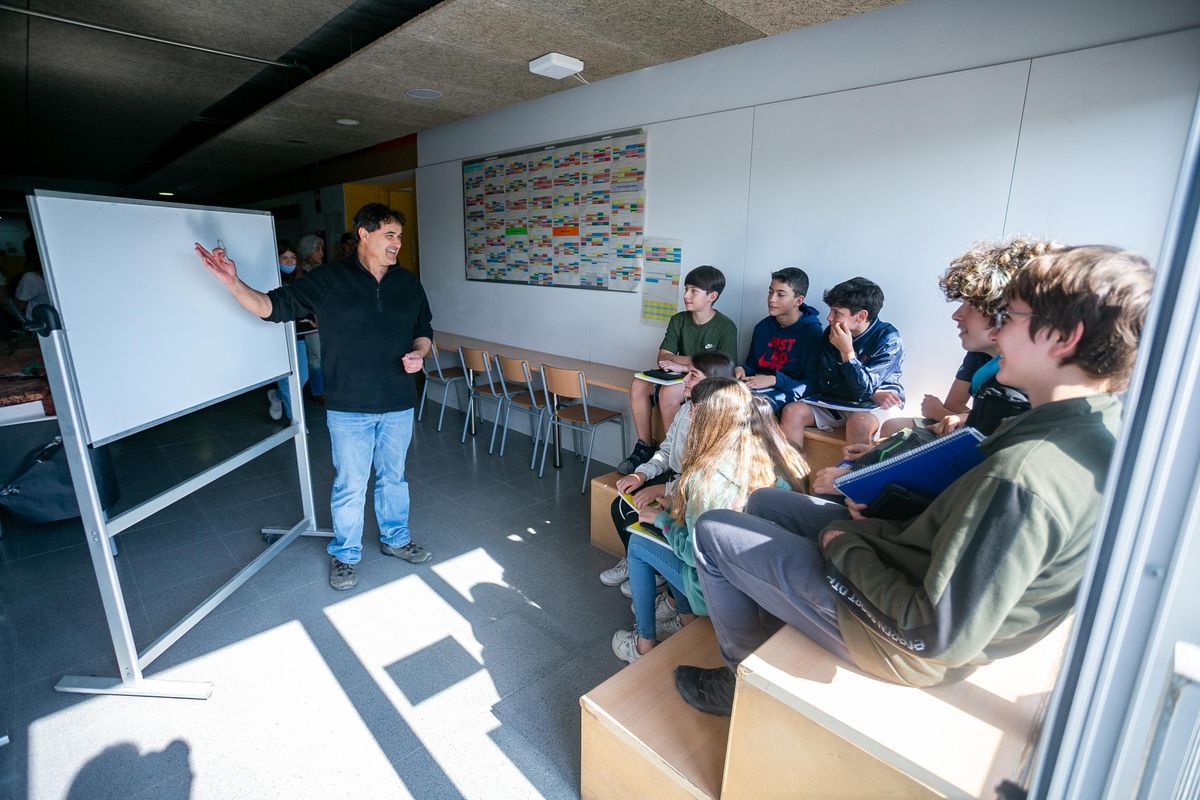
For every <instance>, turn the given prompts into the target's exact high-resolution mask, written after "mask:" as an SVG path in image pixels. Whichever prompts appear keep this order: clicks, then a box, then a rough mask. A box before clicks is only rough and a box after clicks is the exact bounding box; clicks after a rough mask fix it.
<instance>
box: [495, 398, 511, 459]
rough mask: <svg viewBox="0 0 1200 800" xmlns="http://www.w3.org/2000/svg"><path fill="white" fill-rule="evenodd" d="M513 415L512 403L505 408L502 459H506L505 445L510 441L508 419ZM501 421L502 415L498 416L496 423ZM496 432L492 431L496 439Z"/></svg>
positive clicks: (501, 446)
mask: <svg viewBox="0 0 1200 800" xmlns="http://www.w3.org/2000/svg"><path fill="white" fill-rule="evenodd" d="M511 414H512V403H511V402H509V404H508V405H506V406H505V407H504V434H503V435H502V436H501V437H500V457H501V458H504V445H505V443H506V442H507V441H508V418H509V415H511ZM499 421H500V415H499V414H497V415H496V422H499ZM495 435H496V432H495V431H492V436H493V437H495Z"/></svg>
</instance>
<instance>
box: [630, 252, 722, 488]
mask: <svg viewBox="0 0 1200 800" xmlns="http://www.w3.org/2000/svg"><path fill="white" fill-rule="evenodd" d="M683 285H684V289H683V307H684V310H683V311H680V312H679V313H678V314H676V315H675V316H673V317H671V321H670V322H668V323H667V333H666V335H665V336H663V340H662V344H660V345H659V346H658V368H659V369H662V370H666V371H668V372H678V373H680V374H681V375H682V374H683V373H685V372H687V370H688V367H689V366H690V365H691V363H692V356H694V355H696V354H697V353H721V354H723V355H724V356H726V357H727V358H728V359H729V360H730V361H732V362H734V363H736V360H737V356H736V353H737V326H736V325H734V324H733V320H731V319H730V318H729V317H727V316H725V315H724V314H722V313H721V312H720V311H717V310H716V309H715V308H713V303H715V302H717V298H718V297H720V296H721V291H722V290H723V289H724V288H725V275H724V274H723V273H722V272H721V270H719V269H717V268H716V267H710V266H703V267H696V268H695V269H694V270H692V271H691V272H689V273H688V274H687V277H685V278H684V279H683ZM655 389H658V407H659V410H660V411H661V412H662V421H663V429H664V430H666V429H669V428H670V427H671V422H672V420H674V419H675V414H676V412H678V411H679V407H680V406H681V405H683V383H682V382H680V383H677V384H674V385H673V386H657V385H656V384H653V383H649V382H648V381H643V380H639V379H637V378H634V379H633V383H632V384H630V387H629V406H630V408H631V409H632V412H633V427H634V429H635V430H636V431H637V437H638V441H637V444H636V445H634V448H633V452H632V453H630V454H629V457H628V458H626V459H625V460H624V461H622V462H621V463H620V465H618V467H617V471H618V472H621V473H622V474H625V475H628V474H629V473H631V472H633V471H634V470H635V469H637V468H638V467H639V466H640V465H642V464H644V463H646V462H647V461H649V460H650V457H651V456H652V455H654V451H655V450H656V449H657V444H656V443H655V442H654V440H653V438H652V436H653V434H652V433H651V414H652V412H653V407H654V402H655Z"/></svg>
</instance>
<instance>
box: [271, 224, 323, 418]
mask: <svg viewBox="0 0 1200 800" xmlns="http://www.w3.org/2000/svg"><path fill="white" fill-rule="evenodd" d="M277 249H278V251H279V273H280V280H281V281H282V283H283V285H284V286H287V285H289V284H291V283H294V282H295V281H296V280H297V279H298V278H299V277H300V276H301V274H302V273H301V272H300V271H299V270H298V269H297V267H296V249H295V248H294V247H292V244H291V242H289V241H287V240H286V239H280V240H279V247H278V248H277ZM316 332H317V323H316V320H314V319H313V318H312V317H311V316H310V317H305V318H304V319H300V320H296V361H297V363H298V364H299V367H300V388H301V389H303V388H304V384H305V383H307V382H308V346H307V344H306V341H305V340H306V339H307V338H308V337H309V336H312V335H314V334H316ZM267 400H268V401H269V402H270V406H269V408H268V413H269V414H270V415H271V419H273V420H275V421H276V422H278V421H280V420H283V419H285V418H286V419H287V421H288V422H289V423H290V422H291V421H292V398H291V393H290V392H289V391H288V379H287V377H286V376H285V377H283V378H280V379H279V380H278V381H276V382H275V388H274V389H270V390H268V391H267ZM285 415H286V417H285Z"/></svg>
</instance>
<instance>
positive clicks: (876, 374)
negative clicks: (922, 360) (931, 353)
mask: <svg viewBox="0 0 1200 800" xmlns="http://www.w3.org/2000/svg"><path fill="white" fill-rule="evenodd" d="M872 338H874V337H872ZM863 344H864V348H863V351H862V352H859V353H858V357H857V358H854V359H851V360H850V361H842V362H839V363H838V366H837V369H838V370H839V371H840V372H841V377H842V380H843V381H845V383H846V386H847V387H849V389H850V392H851V394H853V395H854V399H855V400H858V401H859V402H866V401H868V400H870V399H871V395H873V394H874V393H875V392H876V391H878V390H879V389H881V388H883V389H891V390H892V391H895V392H896V393H898V394H899V395H900V399H901V400H903V399H904V388H903V387H902V386H901V385H900V367H901V364H902V363H903V361H904V344H903V343H902V342H901V341H900V332H899V331H897V330H896V329H895V328H892V327H891V326H890V325H889V326H888V327H887V329H886V331H885V332H883V333H882V335H881V336H880V337H879V339H878V342H875V343H872V342H864V343H863Z"/></svg>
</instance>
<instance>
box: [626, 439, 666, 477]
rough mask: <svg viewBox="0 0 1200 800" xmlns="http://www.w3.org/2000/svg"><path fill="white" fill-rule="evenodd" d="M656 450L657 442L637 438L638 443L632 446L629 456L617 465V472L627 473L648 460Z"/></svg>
mask: <svg viewBox="0 0 1200 800" xmlns="http://www.w3.org/2000/svg"><path fill="white" fill-rule="evenodd" d="M657 451H658V443H657V442H651V443H650V444H646V443H645V442H643V441H642V440H641V439H638V443H637V444H635V445H634V446H633V452H632V453H630V454H629V457H628V458H626V459H625V460H624V461H622V462H621V463H620V464H618V465H617V472H619V473H621V474H622V475H628V474H629V473H631V472H633V471H634V470H635V469H637V468H638V467H640V466H641V465H642V464H645V463H646V462H647V461H649V460H650V459H651V458H652V457H653V456H654V454H655V453H656V452H657Z"/></svg>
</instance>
